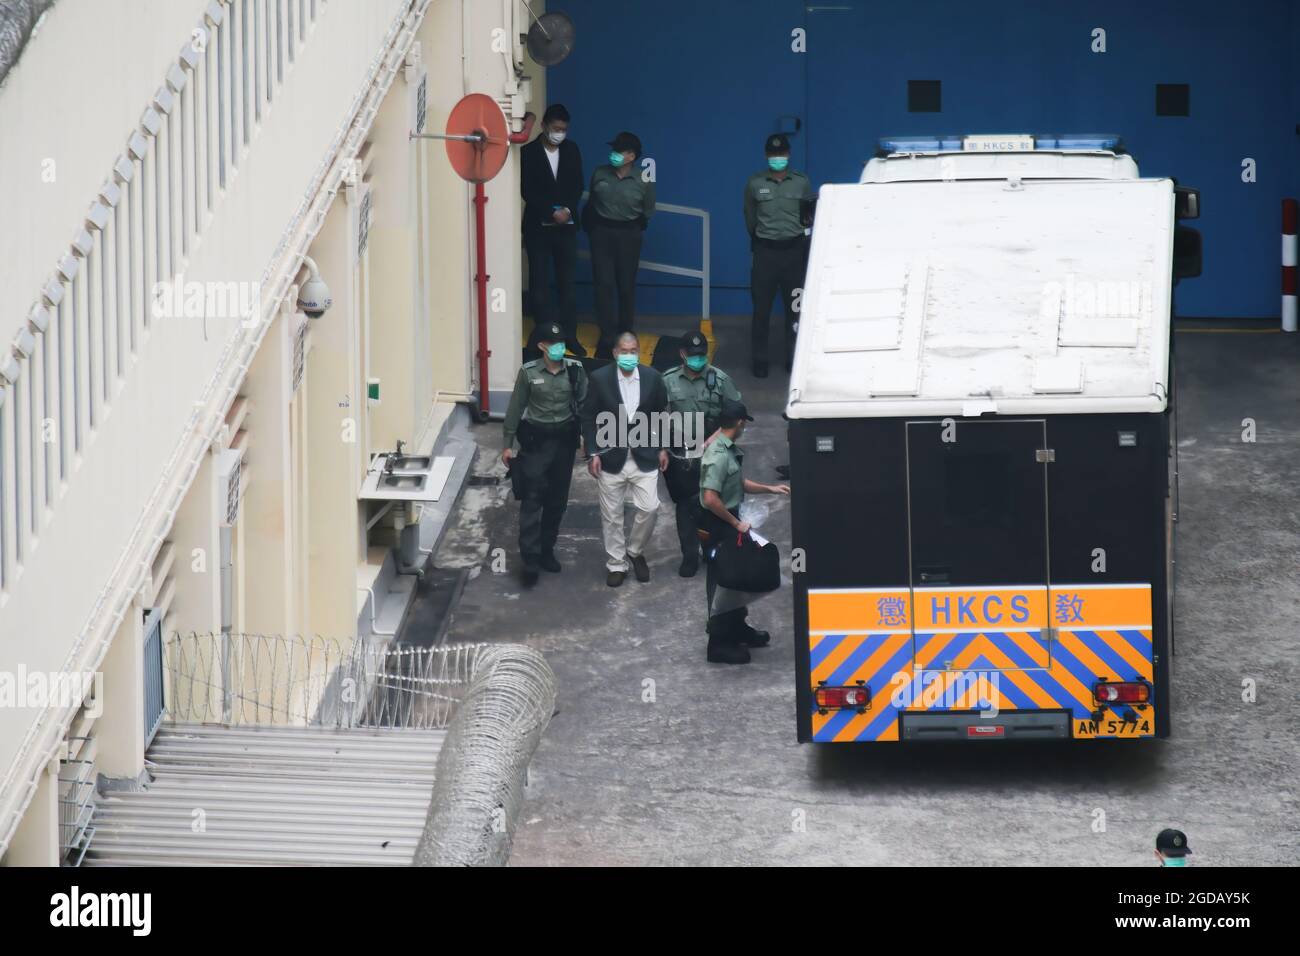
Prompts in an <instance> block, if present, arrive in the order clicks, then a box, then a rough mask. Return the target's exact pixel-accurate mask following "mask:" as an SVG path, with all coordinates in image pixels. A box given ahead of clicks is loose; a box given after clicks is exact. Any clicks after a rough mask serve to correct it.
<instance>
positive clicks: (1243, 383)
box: [409, 319, 1300, 866]
mask: <svg viewBox="0 0 1300 956" xmlns="http://www.w3.org/2000/svg"><path fill="white" fill-rule="evenodd" d="M644 324H645V326H646V327H647V328H654V329H655V330H656V331H665V332H673V331H681V330H683V329H684V328H685V327H686V326H685V325H684V324H683V323H682V322H681V321H680V320H651V319H647V320H645V321H644ZM774 325H775V323H774ZM1200 325H1201V326H1202V327H1203V326H1204V323H1201V324H1200ZM716 329H717V331H718V337H719V341H720V345H719V351H718V354H717V357H716V361H717V364H718V365H719V366H720V367H722V368H724V369H726V370H727V371H729V372H731V373H732V374H733V375H734V376H735V377H736V379H737V382H738V384H739V387H740V388H741V389H742V391H743V392H744V394H745V398H746V401H747V402H748V404H749V407H750V409H751V410H752V412H753V413H754V414H755V416H756V417H757V421H755V422H754V423H753V424H752V425H751V426H750V430H749V431H748V432H747V435H746V441H745V447H746V451H747V455H746V460H745V463H746V471H747V474H748V475H749V476H750V477H753V478H756V479H757V480H760V481H773V480H775V477H776V476H775V474H774V472H773V468H774V466H776V465H777V464H779V463H782V462H784V461H785V452H784V450H783V446H784V440H785V428H784V423H783V422H782V420H781V418H780V411H781V409H782V407H783V404H784V397H785V396H784V389H785V378H784V375H782V374H779V373H778V374H776V375H774V377H772V378H770V379H767V380H766V381H755V380H754V379H752V378H751V376H750V375H749V373H748V371H747V369H746V367H745V365H746V364H747V357H748V350H747V345H746V342H745V338H746V334H747V330H746V327H745V324H744V321H743V320H741V319H730V320H719V321H718V322H717V323H716ZM774 333H775V329H774ZM1177 352H1178V385H1179V388H1180V390H1181V402H1180V409H1181V416H1180V418H1181V421H1180V426H1179V427H1180V432H1179V450H1180V459H1181V471H1182V484H1181V502H1180V521H1179V524H1178V542H1177V552H1176V553H1177V561H1178V567H1177V581H1178V591H1177V610H1176V627H1177V651H1178V653H1177V656H1176V662H1175V668H1174V670H1175V676H1174V736H1173V738H1172V739H1170V740H1168V741H1158V742H1134V743H1118V744H1117V745H1116V746H1091V747H1090V746H1080V745H1077V744H1061V745H1054V744H1046V743H1037V744H1033V745H1025V746H1017V745H1013V744H1001V745H968V746H964V747H963V746H948V745H931V746H928V747H924V748H922V747H916V748H908V749H904V748H901V747H898V746H890V745H885V746H882V747H878V748H872V747H869V746H864V747H848V746H845V747H817V746H813V745H803V746H800V745H799V744H797V743H796V742H795V721H794V706H795V704H794V699H795V693H794V652H793V648H792V644H791V635H790V621H791V595H790V590H789V588H783V589H782V590H781V591H779V592H777V593H776V594H775V595H772V596H769V597H768V598H766V599H765V600H763V601H761V602H759V603H758V604H756V605H755V606H754V608H753V611H752V618H753V620H754V621H755V623H756V624H757V625H758V626H760V627H764V628H766V629H768V630H770V631H771V632H772V633H773V635H774V641H773V646H772V647H770V648H768V649H766V650H760V651H756V652H755V655H754V661H753V663H751V664H749V665H747V666H742V667H727V666H720V665H710V664H707V663H706V662H705V660H704V634H703V613H704V579H703V574H702V573H701V574H700V575H699V576H697V577H696V578H694V579H692V580H683V579H681V578H679V577H678V576H677V573H676V569H677V564H678V560H679V556H678V554H677V543H676V538H675V534H674V529H673V519H672V510H671V505H670V504H669V503H668V498H667V494H666V492H662V494H661V497H662V500H663V502H664V504H663V505H662V506H661V508H660V513H659V523H658V526H657V527H656V529H655V534H654V545H653V549H652V553H651V554H650V555H649V558H650V564H651V570H652V574H653V577H652V580H651V581H650V582H649V583H648V584H638V583H637V582H636V581H635V580H634V579H632V578H629V580H628V581H627V582H626V583H625V584H624V585H623V587H622V588H620V589H618V590H613V589H611V588H608V587H606V586H605V583H604V576H605V572H604V563H603V562H604V559H603V549H602V546H601V539H600V520H599V515H598V511H597V505H596V496H595V489H594V482H593V480H592V479H591V478H589V477H588V476H587V474H586V472H585V470H584V469H583V468H582V466H581V463H579V464H577V465H575V473H574V480H573V490H572V495H571V499H570V505H569V511H568V515H567V518H566V521H565V525H564V529H563V533H562V537H561V540H560V545H559V548H558V549H557V553H558V556H559V558H560V560H561V561H562V562H563V563H564V571H563V572H562V573H561V574H559V575H545V574H544V575H543V576H542V577H543V579H542V581H541V582H540V583H539V584H538V585H537V586H536V587H534V588H532V589H530V590H525V589H524V588H522V587H521V585H520V583H519V578H518V570H519V559H518V555H517V553H516V516H517V506H516V505H515V503H514V502H513V501H511V500H510V499H509V498H508V489H507V486H506V485H505V484H504V483H502V484H499V485H498V484H492V483H491V482H492V477H493V476H496V475H500V474H503V472H504V469H503V468H502V467H501V465H500V460H499V454H500V449H501V429H500V426H499V424H495V423H494V424H490V425H484V426H480V427H479V428H478V429H477V431H476V435H477V438H478V440H479V443H480V450H479V457H478V460H477V462H476V464H475V466H474V471H475V474H476V475H478V476H481V477H478V478H476V479H475V480H474V481H475V482H477V483H471V485H470V486H468V487H467V488H466V489H465V492H464V496H463V499H462V501H461V505H460V507H459V509H458V511H457V513H456V514H455V516H454V523H453V524H452V526H451V527H450V528H449V530H448V533H447V535H446V538H445V539H444V542H443V544H442V546H441V548H440V549H439V551H438V553H437V554H436V556H435V562H436V565H437V566H438V567H439V568H440V569H444V572H443V577H444V579H446V580H452V579H454V580H456V581H457V582H458V583H459V582H463V584H464V592H463V594H462V595H461V597H460V599H459V602H458V603H457V604H456V605H455V607H454V610H453V611H452V617H451V620H450V623H449V627H448V628H447V638H446V639H447V640H450V641H518V642H523V643H527V644H530V645H532V646H534V647H537V648H539V649H540V650H541V651H543V652H544V653H545V654H546V656H547V659H548V660H549V661H550V663H551V666H552V667H553V668H554V669H555V673H556V675H557V677H558V680H559V688H560V693H559V703H558V711H557V713H556V715H555V717H554V719H553V720H552V722H551V725H550V727H549V729H548V730H547V733H546V736H545V738H544V739H543V741H542V744H541V747H540V749H539V751H538V753H537V756H536V758H535V760H534V762H533V766H532V772H531V776H530V787H529V799H528V803H527V805H526V806H525V808H524V813H523V817H522V819H521V821H520V826H519V831H518V834H517V836H516V839H515V850H514V857H513V860H514V862H515V863H518V864H534V865H542V864H557V865H563V864H586V865H593V864H795V865H802V864H809V865H827V864H839V863H852V864H929V865H954V864H962V865H970V864H974V865H979V864H1020V863H1037V864H1044V863H1045V864H1064V865H1092V866H1096V865H1139V866H1142V865H1153V864H1154V860H1153V858H1152V855H1151V854H1152V849H1151V848H1152V846H1153V843H1154V838H1155V834H1156V833H1157V832H1158V831H1159V830H1160V829H1162V828H1163V827H1166V826H1176V827H1179V828H1181V829H1183V830H1185V831H1186V832H1187V834H1188V837H1189V843H1190V844H1191V846H1192V848H1193V851H1194V860H1193V862H1194V863H1196V864H1198V865H1202V866H1206V865H1215V864H1294V863H1295V862H1296V861H1297V859H1300V835H1298V833H1300V812H1298V811H1300V807H1298V806H1297V802H1298V798H1297V793H1296V791H1297V786H1296V784H1297V778H1298V777H1300V774H1298V773H1297V769H1296V767H1297V760H1298V759H1300V722H1298V720H1297V718H1298V717H1300V707H1298V706H1297V700H1298V697H1300V690H1298V687H1300V665H1298V664H1297V661H1298V659H1300V581H1298V580H1297V570H1298V569H1300V504H1298V495H1297V487H1298V481H1297V478H1296V475H1297V474H1300V373H1298V371H1297V369H1298V368H1300V338H1297V337H1295V336H1288V337H1283V336H1282V335H1280V334H1250V333H1244V334H1220V333H1215V332H1211V331H1205V330H1203V328H1201V329H1195V330H1190V329H1189V330H1187V331H1184V332H1180V333H1179V334H1178V336H1177ZM1246 418H1251V419H1253V420H1254V422H1255V427H1256V435H1255V441H1254V442H1253V443H1250V442H1243V441H1242V429H1243V425H1242V420H1243V419H1246ZM483 482H487V483H483ZM757 502H759V503H761V504H762V505H763V506H764V507H766V508H767V513H766V515H765V517H764V519H763V521H762V524H761V527H762V529H763V532H764V534H765V535H767V536H768V537H770V538H772V539H774V540H776V541H777V542H779V543H780V544H781V546H782V551H783V552H788V548H789V538H790V522H789V510H788V508H789V505H788V502H787V501H786V500H779V499H775V498H761V499H757ZM498 549H500V550H498ZM502 561H504V572H503V573H494V565H495V568H496V570H501V568H502V564H501V562H502ZM433 590H434V591H435V592H436V591H438V590H439V589H438V588H434V589H433ZM433 600H435V598H434V597H432V596H431V595H429V594H425V595H424V596H423V597H422V598H421V601H422V602H428V601H433ZM437 616H438V615H431V614H430V613H429V609H428V608H425V609H423V610H421V609H419V608H417V613H416V614H415V615H414V616H413V618H412V620H413V622H415V629H416V630H417V631H418V630H419V629H420V628H422V627H432V624H430V623H429V621H431V620H432V618H434V617H437ZM425 636H426V638H427V637H428V635H425ZM409 639H414V640H419V639H420V635H419V634H418V633H416V634H412V635H409ZM1248 683H1250V684H1253V686H1254V689H1255V690H1254V693H1255V699H1254V700H1253V702H1246V701H1245V700H1243V695H1244V694H1245V693H1246V692H1245V690H1244V689H1243V687H1244V685H1246V684H1248Z"/></svg>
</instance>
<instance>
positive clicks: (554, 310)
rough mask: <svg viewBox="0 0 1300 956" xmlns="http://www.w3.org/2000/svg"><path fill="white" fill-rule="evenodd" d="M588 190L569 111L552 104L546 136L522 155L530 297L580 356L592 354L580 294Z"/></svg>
mask: <svg viewBox="0 0 1300 956" xmlns="http://www.w3.org/2000/svg"><path fill="white" fill-rule="evenodd" d="M582 188H583V178H582V154H581V153H580V152H579V151H578V146H577V144H576V143H574V142H573V140H571V139H569V111H568V110H566V109H565V108H564V107H563V106H562V105H561V104H559V103H552V104H551V105H550V106H549V107H548V108H547V110H546V113H545V115H543V116H542V127H541V132H540V134H539V135H538V136H537V138H536V139H534V140H533V141H532V142H531V143H529V144H528V145H526V146H525V147H524V148H523V149H522V150H520V153H519V190H520V193H521V195H522V196H523V200H524V218H523V232H524V248H525V251H526V252H527V253H528V297H529V301H530V302H531V304H532V314H533V318H534V319H535V320H536V323H537V325H538V326H539V327H541V326H544V325H546V324H548V323H550V322H558V323H559V324H560V326H561V327H562V328H563V329H564V339H565V344H566V345H567V346H568V350H569V351H570V352H572V353H573V354H574V355H577V356H579V357H581V356H584V355H586V354H587V353H586V351H585V350H584V349H583V347H582V344H581V343H580V342H579V341H578V311H577V309H578V306H577V296H576V293H575V291H574V288H575V282H576V279H575V270H576V268H577V262H578V204H579V202H580V201H581V200H582ZM552 273H554V279H555V291H556V294H555V295H553V294H552V292H551V279H552Z"/></svg>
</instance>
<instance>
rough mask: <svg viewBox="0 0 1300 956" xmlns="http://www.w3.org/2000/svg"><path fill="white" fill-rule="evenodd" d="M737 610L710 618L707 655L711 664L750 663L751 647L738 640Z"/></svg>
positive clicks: (707, 627) (707, 628)
mask: <svg viewBox="0 0 1300 956" xmlns="http://www.w3.org/2000/svg"><path fill="white" fill-rule="evenodd" d="M737 623H738V619H737V617H736V612H735V611H728V612H727V613H725V614H719V615H718V616H717V617H711V618H709V623H708V625H707V626H706V630H707V631H708V633H709V647H708V650H707V652H706V655H705V656H706V657H707V658H708V661H709V663H710V664H748V663H749V649H748V648H747V647H745V646H744V645H743V644H741V643H740V642H739V641H738V640H737V630H736V624H737Z"/></svg>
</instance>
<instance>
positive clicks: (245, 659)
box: [166, 633, 483, 729]
mask: <svg viewBox="0 0 1300 956" xmlns="http://www.w3.org/2000/svg"><path fill="white" fill-rule="evenodd" d="M482 646H483V645H478V644H463V645H457V646H451V647H435V648H423V647H402V646H395V645H378V644H374V643H371V641H369V640H367V639H364V638H359V639H357V640H356V641H355V642H353V643H352V644H351V646H350V647H348V648H347V649H344V647H343V646H342V645H340V643H339V642H338V641H336V640H334V639H332V638H327V637H285V636H283V635H279V634H197V633H190V634H171V635H169V636H168V638H167V643H166V663H167V676H168V704H167V718H168V719H170V720H172V721H179V722H189V721H197V722H199V723H221V724H226V725H228V726H283V725H289V726H300V727H308V726H318V727H337V728H343V727H395V728H414V729H430V728H442V727H446V726H447V724H448V722H449V721H450V720H451V716H452V714H453V712H454V711H455V708H456V705H457V704H458V703H459V702H460V700H461V699H462V697H463V696H464V692H465V688H466V687H467V685H468V684H469V681H470V677H471V676H472V673H473V662H474V658H475V655H476V654H477V653H478V651H479V650H480V648H481V647H482Z"/></svg>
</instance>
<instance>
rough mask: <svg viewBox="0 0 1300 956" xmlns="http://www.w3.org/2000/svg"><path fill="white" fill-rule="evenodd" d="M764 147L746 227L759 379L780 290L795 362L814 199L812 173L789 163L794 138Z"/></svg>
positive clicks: (748, 192) (749, 188) (775, 139)
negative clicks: (807, 217) (807, 222)
mask: <svg viewBox="0 0 1300 956" xmlns="http://www.w3.org/2000/svg"><path fill="white" fill-rule="evenodd" d="M765 150H766V152H767V169H765V170H763V171H762V172H758V173H755V174H754V175H753V176H750V177H749V182H747V183H745V228H746V229H747V230H748V231H749V238H750V249H751V250H752V252H753V255H754V258H753V265H752V267H751V269H750V273H749V291H750V295H751V296H752V297H753V300H754V324H753V327H752V329H751V331H750V346H751V354H750V358H751V361H752V362H753V371H754V375H755V376H756V377H758V378H764V377H766V376H767V369H768V356H767V342H768V325H769V323H770V320H771V316H772V298H773V296H775V295H776V294H777V293H778V292H780V293H781V299H782V302H783V304H784V305H785V367H786V371H789V370H790V365H791V363H792V362H793V361H794V337H795V333H796V332H797V331H798V322H799V316H798V314H797V313H796V312H795V290H796V289H800V288H802V287H803V280H804V270H805V269H806V268H807V265H808V240H807V237H806V234H805V227H804V218H803V215H804V209H805V207H806V205H807V203H808V202H809V201H810V200H811V199H812V184H811V182H809V180H808V177H807V176H805V175H804V174H803V173H801V172H797V171H796V170H793V169H791V168H790V141H789V140H788V139H786V138H785V136H784V135H783V134H781V133H773V134H772V135H771V136H769V137H768V138H767V143H766V144H765Z"/></svg>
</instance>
